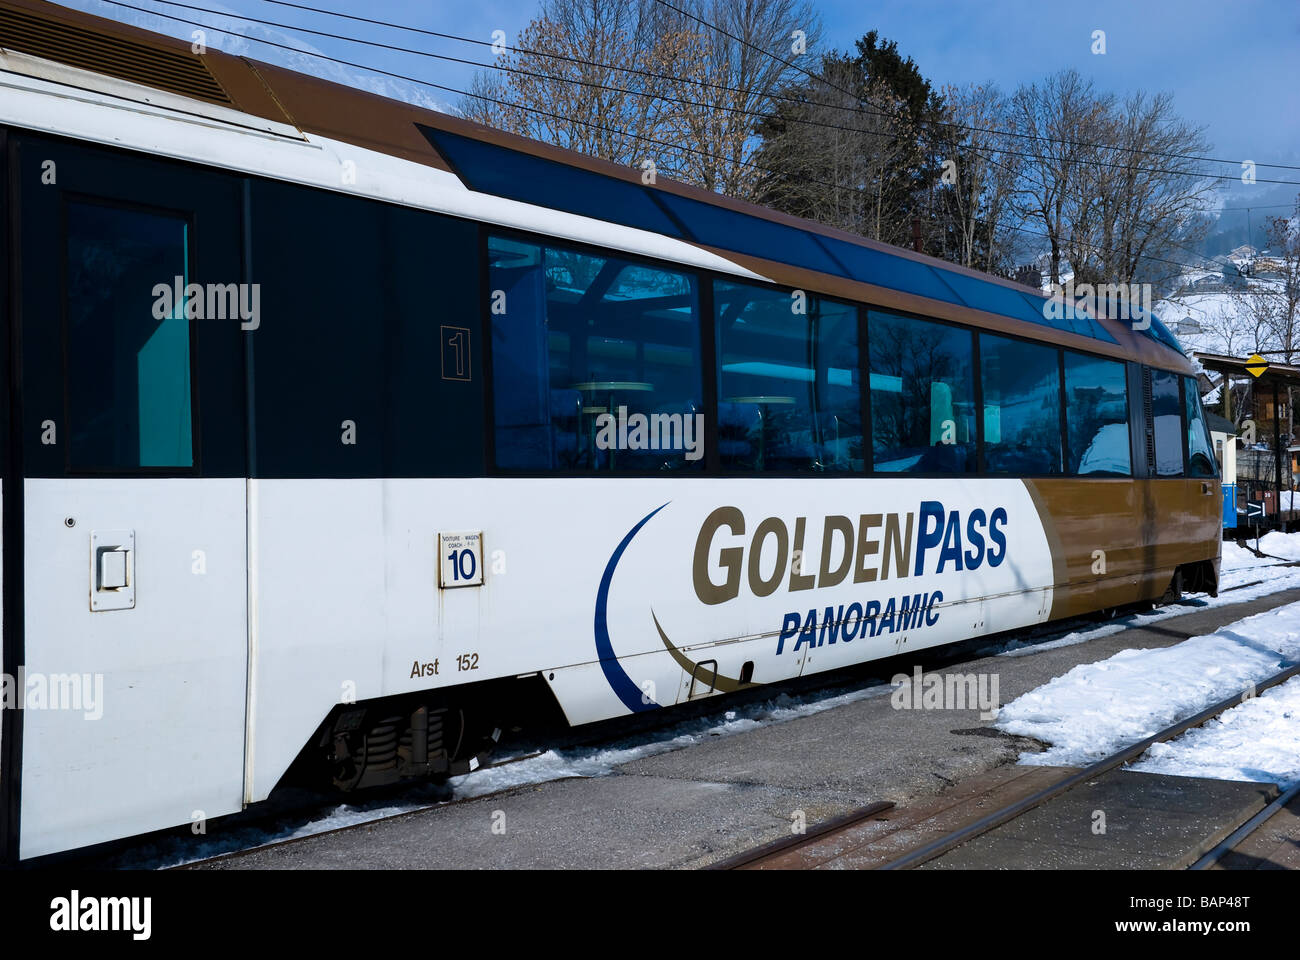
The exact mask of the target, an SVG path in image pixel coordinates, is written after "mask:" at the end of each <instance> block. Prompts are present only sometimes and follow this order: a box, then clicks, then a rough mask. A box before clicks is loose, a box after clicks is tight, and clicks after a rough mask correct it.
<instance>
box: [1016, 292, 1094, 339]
mask: <svg viewBox="0 0 1300 960" xmlns="http://www.w3.org/2000/svg"><path fill="white" fill-rule="evenodd" d="M1020 295H1021V296H1022V297H1024V298H1025V301H1026V302H1027V303H1028V304H1029V308H1030V310H1032V311H1033V312H1034V313H1035V314H1036V315H1037V316H1038V317H1040V318H1042V319H1040V320H1039V322H1040V323H1045V324H1047V325H1048V326H1050V327H1053V328H1055V329H1057V330H1068V331H1070V332H1071V333H1077V334H1078V335H1079V336H1081V337H1091V338H1092V339H1093V340H1101V341H1102V342H1103V343H1115V342H1116V341H1115V338H1114V337H1112V336H1111V335H1110V334H1109V333H1107V332H1106V330H1105V328H1104V327H1102V325H1101V324H1099V323H1098V322H1097V321H1096V320H1095V319H1093V318H1092V317H1090V316H1088V314H1086V313H1084V312H1082V311H1080V310H1078V309H1075V310H1074V311H1072V312H1073V314H1074V315H1073V316H1068V315H1067V316H1065V317H1064V318H1062V319H1059V320H1056V319H1052V318H1050V317H1046V316H1045V315H1044V313H1043V305H1044V304H1046V303H1047V302H1048V299H1047V298H1046V297H1040V296H1037V295H1036V294H1032V293H1023V292H1021V293H1020Z"/></svg>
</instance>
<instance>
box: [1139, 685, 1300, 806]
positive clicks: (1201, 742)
mask: <svg viewBox="0 0 1300 960" xmlns="http://www.w3.org/2000/svg"><path fill="white" fill-rule="evenodd" d="M1130 769H1133V770H1139V771H1141V772H1143V773H1168V774H1173V775H1174V776H1179V777H1211V778H1214V779H1218V780H1257V781H1260V782H1263V783H1276V784H1279V785H1280V786H1281V787H1282V788H1283V789H1286V788H1287V787H1290V786H1292V785H1294V784H1296V783H1300V677H1293V678H1292V679H1290V680H1288V681H1287V682H1286V683H1284V684H1281V685H1280V686H1276V687H1273V688H1272V689H1270V690H1265V691H1264V692H1263V693H1262V694H1260V695H1259V696H1258V697H1255V698H1253V699H1250V700H1247V701H1246V702H1244V703H1243V704H1242V705H1241V706H1239V707H1233V708H1232V709H1231V710H1229V711H1227V712H1226V713H1224V714H1222V715H1220V716H1219V717H1216V718H1215V719H1214V720H1211V721H1210V722H1209V723H1207V724H1205V725H1204V726H1200V727H1195V728H1193V729H1191V730H1188V731H1187V732H1186V733H1185V734H1183V735H1182V736H1181V737H1178V738H1176V739H1174V740H1170V741H1168V742H1167V743H1157V744H1155V745H1154V746H1152V747H1151V749H1150V750H1148V751H1147V752H1146V753H1145V754H1144V755H1143V757H1142V759H1141V760H1140V761H1139V762H1138V763H1135V764H1133V766H1132V767H1131V768H1130Z"/></svg>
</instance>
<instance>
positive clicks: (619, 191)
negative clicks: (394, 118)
mask: <svg viewBox="0 0 1300 960" xmlns="http://www.w3.org/2000/svg"><path fill="white" fill-rule="evenodd" d="M420 129H421V130H422V131H423V132H424V135H425V136H426V137H428V138H429V141H430V142H431V143H432V144H433V146H434V148H435V149H437V150H438V152H439V153H441V154H442V155H443V156H444V157H446V158H447V160H449V161H450V162H451V164H452V166H454V167H455V168H456V172H457V173H459V174H460V176H461V178H462V179H463V180H464V181H465V182H466V183H467V184H468V185H469V187H470V189H471V190H477V191H479V192H480V193H491V194H494V195H496V196H498V197H507V198H509V199H511V200H519V201H522V202H524V203H533V204H537V205H538V206H541V207H550V208H552V209H554V210H564V211H566V212H568V213H575V214H579V215H580V216H584V217H593V218H595V219H597V220H608V221H609V222H611V223H621V224H625V225H627V226H629V227H640V228H641V229H642V230H652V231H654V232H655V233H662V234H665V235H666V236H670V237H685V234H683V232H682V230H681V228H680V227H679V226H678V225H677V224H676V223H674V222H673V221H672V218H670V217H669V216H668V215H667V214H666V213H664V211H663V210H661V209H660V208H659V206H658V205H657V204H656V203H655V202H654V200H653V199H651V195H650V191H649V190H648V189H647V188H645V187H642V186H640V185H638V184H635V183H628V182H627V181H624V180H619V179H617V178H615V177H607V176H605V175H604V174H600V173H592V172H591V171H589V170H581V169H579V168H577V167H571V166H568V165H567V164H563V163H556V162H555V161H554V160H545V159H543V158H541V157H534V156H532V155H531V154H527V153H521V152H519V151H518V150H510V149H508V148H506V147H499V146H496V145H495V144H491V143H484V142H482V141H481V140H472V139H470V138H469V137H461V136H457V135H456V134H454V133H447V132H446V131H445V130H434V129H432V128H430V127H425V126H422V125H421V126H420Z"/></svg>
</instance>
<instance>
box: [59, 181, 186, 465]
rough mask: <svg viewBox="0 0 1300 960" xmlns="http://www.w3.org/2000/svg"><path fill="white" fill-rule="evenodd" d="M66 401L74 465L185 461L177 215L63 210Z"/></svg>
mask: <svg viewBox="0 0 1300 960" xmlns="http://www.w3.org/2000/svg"><path fill="white" fill-rule="evenodd" d="M66 223H67V247H66V255H67V278H68V280H67V301H66V316H67V344H66V349H67V368H66V371H65V374H66V378H67V379H66V383H67V400H68V425H69V447H68V450H69V453H68V456H69V465H70V466H72V467H74V468H91V469H129V468H133V467H191V466H193V464H194V450H193V437H192V428H193V423H192V417H191V404H190V322H189V320H187V319H186V317H185V313H184V297H180V298H177V297H175V296H174V295H173V296H169V297H167V298H166V299H165V301H164V300H163V299H162V298H159V297H158V296H157V291H156V290H155V287H157V286H159V285H162V286H164V287H166V288H167V290H168V292H169V293H170V292H171V291H173V290H174V289H175V285H176V284H181V285H182V286H183V285H184V284H185V283H187V282H188V276H187V274H188V270H187V265H188V256H187V250H188V232H189V224H188V223H187V221H186V220H184V219H182V218H180V217H175V216H165V215H161V214H156V213H149V212H145V211H142V210H131V209H124V208H119V207H110V206H101V205H98V204H93V203H85V202H70V203H69V204H68V206H67V219H66Z"/></svg>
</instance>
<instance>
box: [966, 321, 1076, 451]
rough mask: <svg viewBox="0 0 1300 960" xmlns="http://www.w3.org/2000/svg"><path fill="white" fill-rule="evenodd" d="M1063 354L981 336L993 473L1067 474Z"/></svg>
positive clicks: (986, 429)
mask: <svg viewBox="0 0 1300 960" xmlns="http://www.w3.org/2000/svg"><path fill="white" fill-rule="evenodd" d="M1059 357H1060V354H1059V353H1058V352H1057V350H1056V349H1055V348H1053V347H1045V346H1042V345H1040V344H1036V343H1025V342H1023V341H1020V340H1007V339H1004V338H1002V337H994V336H989V335H988V334H982V335H981V336H980V382H981V384H982V385H983V387H984V464H985V467H986V468H987V469H988V470H989V472H991V473H1013V474H1020V475H1024V476H1035V475H1040V474H1055V473H1061V466H1062V465H1061V371H1060V366H1059V363H1060V361H1059Z"/></svg>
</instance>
